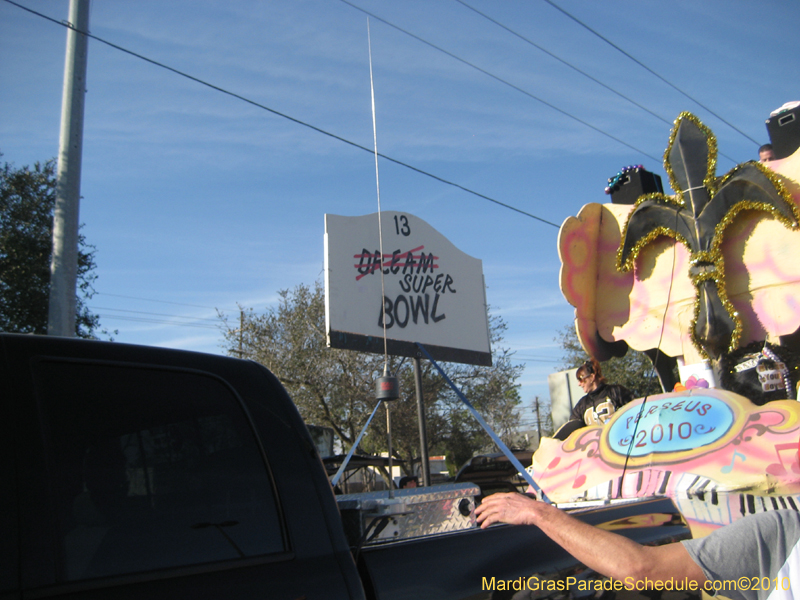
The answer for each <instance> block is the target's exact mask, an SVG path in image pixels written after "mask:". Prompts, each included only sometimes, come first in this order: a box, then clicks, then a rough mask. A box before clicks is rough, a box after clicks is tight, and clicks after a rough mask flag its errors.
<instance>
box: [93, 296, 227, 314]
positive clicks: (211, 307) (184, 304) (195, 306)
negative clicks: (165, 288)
mask: <svg viewBox="0 0 800 600" xmlns="http://www.w3.org/2000/svg"><path fill="white" fill-rule="evenodd" d="M94 295H97V296H111V297H114V298H125V299H127V300H141V301H143V302H158V303H160V304H174V305H175V306H188V307H190V308H205V309H208V310H217V307H216V306H201V305H200V304H186V303H185V302H170V301H169V300H155V299H153V298H139V297H137V296H123V295H122V294H109V293H107V292H95V293H94ZM230 310H231V311H233V309H230ZM236 310H237V311H238V310H239V309H238V308H237V309H236Z"/></svg>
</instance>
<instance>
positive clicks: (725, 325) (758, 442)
mask: <svg viewBox="0 0 800 600" xmlns="http://www.w3.org/2000/svg"><path fill="white" fill-rule="evenodd" d="M716 156H717V147H716V138H715V136H714V135H713V133H712V132H711V131H710V130H709V129H708V128H707V127H706V126H705V125H704V124H703V123H701V122H700V121H699V120H698V119H697V118H696V117H695V116H694V115H692V114H690V113H682V114H681V115H680V116H679V117H678V119H677V120H676V121H675V125H674V127H673V129H672V132H671V135H670V138H669V143H668V147H667V150H666V152H665V154H664V167H665V170H666V173H667V176H668V179H669V185H670V186H671V188H672V190H673V191H674V193H673V194H672V195H667V194H665V193H663V192H658V191H657V192H651V193H647V194H643V195H640V196H638V197H637V198H636V199H635V202H633V203H632V204H630V203H629V204H620V203H616V202H612V203H608V204H599V203H592V204H587V205H586V206H584V207H583V208H582V209H581V210H580V212H579V213H578V215H577V217H570V218H568V219H567V220H566V221H565V222H564V224H563V225H562V227H561V231H560V234H559V241H558V247H559V255H560V258H561V262H562V267H561V290H562V292H563V294H564V296H565V297H566V299H567V300H568V301H569V303H570V304H571V305H572V306H574V307H575V326H576V330H577V333H578V337H579V339H580V341H581V344H582V345H583V347H584V349H585V350H586V351H587V352H588V353H589V354H590V355H591V356H593V357H595V358H597V359H598V360H600V361H603V360H608V359H610V358H612V357H614V356H621V355H623V354H624V353H625V352H627V350H628V348H632V349H634V350H639V351H643V352H646V353H647V354H648V356H649V357H650V358H651V360H653V362H654V367H655V370H656V372H657V374H658V376H659V379H660V380H661V382H662V386H663V387H664V389H668V390H672V391H670V392H668V393H664V394H660V395H656V396H649V397H645V398H639V399H637V400H634V401H633V402H631V403H629V404H627V405H625V406H624V407H622V408H621V409H619V410H618V411H617V412H616V413H615V414H614V415H613V417H612V418H611V420H609V421H608V422H607V423H606V424H605V425H602V426H589V427H585V428H582V429H579V430H577V431H575V432H574V433H573V434H572V435H571V436H570V437H568V438H567V439H566V440H565V441H564V442H560V441H558V440H556V439H551V438H545V439H543V440H542V443H541V445H540V448H539V450H537V452H536V453H535V455H534V457H533V463H532V465H531V467H530V468H529V469H528V470H529V472H530V473H531V474H532V476H533V478H534V479H535V480H536V482H537V483H538V484H539V485H540V486H541V488H542V490H543V491H544V492H545V494H546V496H547V497H548V498H549V499H550V500H551V501H553V502H556V503H558V504H559V505H570V504H582V503H595V502H605V503H608V502H616V501H624V500H625V499H635V498H643V497H649V496H668V497H670V498H672V499H673V501H674V502H675V504H676V505H677V507H678V509H679V510H680V511H681V513H682V514H683V516H684V518H685V519H686V521H687V522H688V523H689V525H690V526H691V528H692V530H693V533H694V535H695V536H698V535H704V534H706V533H708V532H709V531H710V530H711V529H714V528H716V527H719V526H721V525H725V524H727V523H730V522H732V521H735V520H737V519H739V518H741V517H743V516H745V515H747V514H751V513H754V512H759V511H763V510H772V509H777V508H792V509H795V510H797V509H798V508H800V462H799V461H798V442H800V403H798V401H797V394H798V392H797V385H798V383H799V382H800V335H798V330H799V329H800V260H798V257H800V210H798V206H800V150H794V151H793V153H792V154H791V155H789V156H786V157H785V158H781V159H779V160H775V161H772V162H769V163H765V164H761V163H758V162H747V163H743V164H740V165H738V166H736V167H735V168H734V169H732V170H731V171H730V172H728V173H727V174H725V175H722V176H720V177H718V176H717V174H716ZM632 170H633V171H635V170H638V168H633V169H632ZM631 174H632V172H620V173H619V174H618V176H617V177H616V178H614V179H613V180H610V184H611V185H615V186H616V185H619V183H620V179H623V178H625V177H628V176H629V175H631ZM675 373H680V377H679V378H676V377H675Z"/></svg>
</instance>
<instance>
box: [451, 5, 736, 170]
mask: <svg viewBox="0 0 800 600" xmlns="http://www.w3.org/2000/svg"><path fill="white" fill-rule="evenodd" d="M455 1H456V2H458V3H459V4H461V5H462V6H465V7H466V8H468V9H470V10H471V11H473V12H474V13H477V14H479V15H480V16H481V17H483V18H484V19H486V20H487V21H490V22H492V23H494V24H495V25H497V26H498V27H500V28H502V29H504V30H506V31H507V32H508V33H510V34H512V35H514V36H516V37H518V38H519V39H521V40H522V41H523V42H526V43H527V44H530V45H531V46H533V47H534V48H536V49H538V50H541V51H542V52H544V53H545V54H547V55H548V56H550V57H552V58H554V59H556V60H557V61H558V62H560V63H561V64H563V65H565V66H567V67H569V68H570V69H572V70H574V71H576V72H577V73H580V74H581V75H583V76H584V77H586V78H588V79H590V80H591V81H594V82H595V83H596V84H598V85H600V86H602V87H604V88H605V89H607V90H608V91H609V92H611V93H612V94H615V95H616V96H618V97H620V98H622V99H623V100H625V101H627V102H630V103H631V104H633V105H634V106H636V107H637V108H640V109H642V110H643V111H645V112H646V113H649V114H651V115H652V116H654V117H655V118H656V119H658V120H659V121H661V122H662V123H666V124H667V125H669V126H672V123H673V122H672V121H670V120H668V119H665V118H664V117H662V116H661V115H659V114H657V113H655V112H653V111H652V110H650V109H649V108H647V107H646V106H643V105H642V104H639V103H638V102H636V101H635V100H633V99H631V98H629V97H628V96H626V95H625V94H623V93H621V92H619V91H617V90H615V89H614V88H612V87H611V86H610V85H607V84H606V83H603V82H602V81H600V80H599V79H597V78H596V77H593V76H592V75H590V74H589V73H587V72H586V71H583V70H581V69H579V68H578V67H576V66H575V65H573V64H572V63H570V62H568V61H566V60H564V59H563V58H561V57H560V56H557V55H556V54H553V53H552V52H550V51H549V50H548V49H547V48H544V47H542V46H540V45H539V44H537V43H536V42H534V41H532V40H530V39H528V38H526V37H525V36H523V35H522V34H520V33H518V32H516V31H514V30H513V29H511V28H510V27H507V26H505V25H503V24H502V23H500V22H499V21H497V20H495V19H493V18H492V17H490V16H489V15H487V14H486V13H483V12H481V11H479V10H478V9H477V8H474V7H472V6H470V5H469V4H467V3H466V2H464V0H455ZM712 114H713V113H712ZM719 155H720V156H724V157H725V158H727V159H728V160H729V161H731V162H732V163H734V164H736V160H735V159H733V158H731V157H730V156H728V155H727V154H724V153H722V152H719Z"/></svg>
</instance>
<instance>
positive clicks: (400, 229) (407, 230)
mask: <svg viewBox="0 0 800 600" xmlns="http://www.w3.org/2000/svg"><path fill="white" fill-rule="evenodd" d="M401 223H402V225H401ZM394 229H395V231H396V233H397V234H398V235H400V234H401V233H402V234H403V235H405V236H409V235H411V227H409V226H408V217H407V216H405V215H400V216H399V217H398V216H397V215H395V216H394Z"/></svg>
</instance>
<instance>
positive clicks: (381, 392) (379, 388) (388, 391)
mask: <svg viewBox="0 0 800 600" xmlns="http://www.w3.org/2000/svg"><path fill="white" fill-rule="evenodd" d="M367 45H368V46H369V89H370V93H371V94H372V141H373V145H374V148H375V185H376V186H377V189H378V246H379V250H378V251H379V252H380V253H381V258H380V263H379V264H380V269H381V314H382V315H383V318H382V319H381V321H382V322H383V376H382V377H379V378H378V381H377V384H376V386H375V388H376V389H375V392H376V393H375V396H376V397H377V398H378V400H397V398H399V397H400V388H399V385H398V382H397V377H393V376H392V375H391V374H390V373H389V342H388V341H387V338H386V285H385V282H384V277H383V227H382V226H381V180H380V177H379V176H378V126H377V122H376V119H375V83H374V80H373V78H372V38H371V37H370V33H369V17H368V18H367ZM384 404H385V405H386V438H387V443H388V446H389V452H388V454H389V498H394V482H393V477H392V472H393V470H394V467H393V464H392V411H391V409H390V408H389V407H390V405H391V403H390V402H385V403H384Z"/></svg>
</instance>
